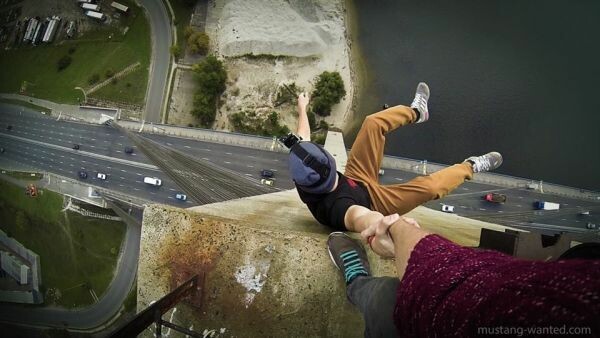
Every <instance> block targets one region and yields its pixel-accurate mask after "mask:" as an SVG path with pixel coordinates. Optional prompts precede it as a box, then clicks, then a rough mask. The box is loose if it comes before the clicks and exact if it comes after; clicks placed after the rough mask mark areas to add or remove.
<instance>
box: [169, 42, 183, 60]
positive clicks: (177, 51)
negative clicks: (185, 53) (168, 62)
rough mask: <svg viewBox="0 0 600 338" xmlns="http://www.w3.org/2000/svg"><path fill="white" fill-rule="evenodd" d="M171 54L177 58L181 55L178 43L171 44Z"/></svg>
mask: <svg viewBox="0 0 600 338" xmlns="http://www.w3.org/2000/svg"><path fill="white" fill-rule="evenodd" d="M171 55H173V57H174V58H176V59H177V58H179V56H180V55H181V47H179V45H173V46H171Z"/></svg>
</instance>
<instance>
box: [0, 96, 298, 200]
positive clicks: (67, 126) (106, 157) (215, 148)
mask: <svg viewBox="0 0 600 338" xmlns="http://www.w3.org/2000/svg"><path fill="white" fill-rule="evenodd" d="M0 109H2V114H0V147H2V148H4V149H5V152H4V153H3V154H1V156H0V164H1V163H2V162H3V161H12V162H17V163H20V164H22V165H25V166H28V167H32V168H38V169H41V170H44V171H48V172H52V173H55V174H57V175H61V176H66V177H71V178H77V179H79V178H78V172H79V171H81V170H84V171H86V172H87V173H88V178H87V179H80V180H81V181H82V182H84V183H86V184H90V185H94V186H99V187H103V188H106V189H111V190H114V191H117V192H119V193H122V194H128V195H132V196H135V197H139V198H142V199H146V200H149V201H153V202H158V203H167V204H172V205H177V206H183V207H189V206H191V205H193V202H192V201H190V200H188V201H186V202H181V201H178V200H176V199H175V194H176V193H178V192H182V189H181V188H180V187H178V186H177V185H176V184H175V183H174V182H173V181H172V180H171V179H170V178H169V177H168V176H166V175H164V174H163V173H162V172H161V171H160V170H159V169H158V168H156V167H155V166H154V165H153V163H151V162H150V160H149V159H148V158H147V157H146V156H145V155H144V154H143V153H142V152H140V151H138V150H137V147H136V146H135V145H134V144H133V143H131V142H130V140H129V139H128V138H127V137H126V136H125V134H124V133H122V132H120V131H119V130H117V129H115V128H113V127H110V126H104V125H89V124H81V123H73V122H65V121H56V119H55V118H51V117H48V116H45V115H42V114H40V113H39V112H35V111H31V110H28V109H24V108H20V107H17V106H12V105H0ZM9 125H10V126H12V129H11V130H10V131H9V130H7V126H9ZM149 138H151V139H153V140H155V141H157V142H159V143H161V144H164V145H165V146H168V147H172V148H173V149H176V150H179V151H181V152H183V153H186V154H189V155H190V156H192V157H195V158H197V159H199V160H203V161H210V162H212V163H214V164H215V165H216V166H220V167H223V168H226V169H228V170H231V171H234V172H237V173H239V174H240V175H241V176H246V177H251V178H255V179H258V178H259V177H260V170H261V169H271V170H273V171H274V172H275V173H276V174H275V175H276V181H275V182H276V187H278V188H281V189H288V188H291V187H292V183H291V181H290V180H289V178H288V176H287V170H286V166H287V161H286V156H285V154H281V153H274V152H267V151H261V150H254V149H248V148H241V147H231V146H224V145H218V144H213V143H206V142H198V141H192V140H187V139H181V138H173V137H161V136H155V135H149ZM74 144H78V145H79V150H74V149H72V148H73V145H74ZM126 146H131V147H132V148H134V153H133V154H126V153H125V152H124V149H125V147H126ZM265 154H268V156H267V155H265ZM97 173H104V174H106V175H107V179H106V180H100V179H98V178H96V174H97ZM146 176H148V177H158V178H160V179H162V181H163V185H162V186H160V187H154V186H150V185H148V184H145V183H143V178H144V177H146Z"/></svg>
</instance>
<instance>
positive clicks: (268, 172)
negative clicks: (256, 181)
mask: <svg viewBox="0 0 600 338" xmlns="http://www.w3.org/2000/svg"><path fill="white" fill-rule="evenodd" d="M274 174H275V173H273V170H268V169H263V170H261V171H260V176H262V177H265V178H271V177H273V175H274Z"/></svg>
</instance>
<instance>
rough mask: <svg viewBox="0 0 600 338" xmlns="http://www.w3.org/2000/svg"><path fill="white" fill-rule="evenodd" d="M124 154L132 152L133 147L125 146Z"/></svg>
mask: <svg viewBox="0 0 600 338" xmlns="http://www.w3.org/2000/svg"><path fill="white" fill-rule="evenodd" d="M124 151H125V154H133V148H132V147H125V150H124Z"/></svg>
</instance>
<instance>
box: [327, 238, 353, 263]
mask: <svg viewBox="0 0 600 338" xmlns="http://www.w3.org/2000/svg"><path fill="white" fill-rule="evenodd" d="M334 234H341V235H344V236H346V237H349V236H348V235H346V234H345V233H343V232H341V231H336V232H332V233H330V234H329V239H330V238H331V235H334ZM329 239H327V252H329V258H331V261H332V262H333V265H335V267H336V268H338V270H340V271H341V270H342V269H341V268H340V267H339V266H338V265H337V263H336V261H335V259H334V258H333V254H332V253H331V248H329Z"/></svg>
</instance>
